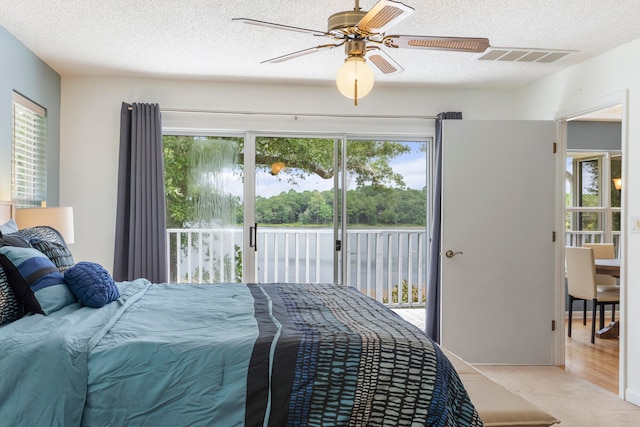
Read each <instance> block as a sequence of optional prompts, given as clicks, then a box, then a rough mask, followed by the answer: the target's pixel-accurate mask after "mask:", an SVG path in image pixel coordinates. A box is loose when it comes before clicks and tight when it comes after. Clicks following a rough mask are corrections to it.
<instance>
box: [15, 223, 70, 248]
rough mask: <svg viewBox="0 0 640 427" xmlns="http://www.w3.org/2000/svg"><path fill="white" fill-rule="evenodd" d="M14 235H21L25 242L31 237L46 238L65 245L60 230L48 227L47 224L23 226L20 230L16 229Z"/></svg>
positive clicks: (48, 240)
mask: <svg viewBox="0 0 640 427" xmlns="http://www.w3.org/2000/svg"><path fill="white" fill-rule="evenodd" d="M14 235H18V236H20V237H22V238H23V239H24V240H26V241H27V242H28V241H29V240H31V239H41V240H46V241H47V242H55V243H59V244H61V245H65V246H66V245H67V243H66V242H65V241H64V239H63V238H62V234H60V232H59V231H58V230H56V229H55V228H53V227H49V226H48V225H38V226H35V227H29V228H23V229H22V230H18V231H16V232H15V233H14Z"/></svg>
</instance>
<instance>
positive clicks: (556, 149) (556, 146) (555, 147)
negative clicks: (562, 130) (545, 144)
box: [553, 142, 558, 154]
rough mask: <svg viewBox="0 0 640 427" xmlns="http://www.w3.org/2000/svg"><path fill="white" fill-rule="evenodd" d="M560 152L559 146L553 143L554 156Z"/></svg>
mask: <svg viewBox="0 0 640 427" xmlns="http://www.w3.org/2000/svg"><path fill="white" fill-rule="evenodd" d="M557 152H558V144H557V143H556V142H554V143H553V154H556V153H557Z"/></svg>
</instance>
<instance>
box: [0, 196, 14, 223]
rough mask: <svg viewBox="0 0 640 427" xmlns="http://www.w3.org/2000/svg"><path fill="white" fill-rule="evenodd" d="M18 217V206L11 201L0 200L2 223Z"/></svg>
mask: <svg viewBox="0 0 640 427" xmlns="http://www.w3.org/2000/svg"><path fill="white" fill-rule="evenodd" d="M15 217H16V207H15V205H14V204H13V202H11V201H5V200H0V224H4V223H5V222H7V221H9V220H10V219H11V218H15Z"/></svg>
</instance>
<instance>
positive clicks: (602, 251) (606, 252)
mask: <svg viewBox="0 0 640 427" xmlns="http://www.w3.org/2000/svg"><path fill="white" fill-rule="evenodd" d="M582 247H583V248H591V249H593V257H594V258H595V259H614V258H615V257H616V250H615V248H614V246H613V243H583V244H582ZM596 283H597V284H598V285H600V286H618V279H617V278H615V277H613V276H610V275H608V274H597V273H596Z"/></svg>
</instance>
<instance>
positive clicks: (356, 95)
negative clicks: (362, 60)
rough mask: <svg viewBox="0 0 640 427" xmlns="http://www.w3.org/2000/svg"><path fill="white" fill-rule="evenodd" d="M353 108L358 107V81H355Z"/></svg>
mask: <svg viewBox="0 0 640 427" xmlns="http://www.w3.org/2000/svg"><path fill="white" fill-rule="evenodd" d="M353 106H354V107H357V106H358V79H353Z"/></svg>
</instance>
